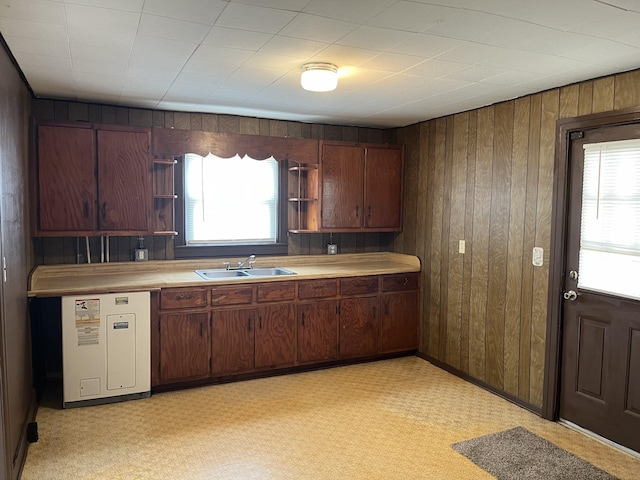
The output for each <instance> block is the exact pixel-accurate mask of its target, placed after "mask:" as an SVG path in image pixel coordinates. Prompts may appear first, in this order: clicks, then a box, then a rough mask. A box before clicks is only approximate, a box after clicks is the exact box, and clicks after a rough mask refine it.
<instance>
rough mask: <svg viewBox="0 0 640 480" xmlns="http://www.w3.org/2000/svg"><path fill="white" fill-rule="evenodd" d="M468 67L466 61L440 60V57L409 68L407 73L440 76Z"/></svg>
mask: <svg viewBox="0 0 640 480" xmlns="http://www.w3.org/2000/svg"><path fill="white" fill-rule="evenodd" d="M467 67H468V65H466V64H464V63H458V62H449V61H446V60H440V59H439V58H433V59H431V60H427V61H426V62H423V63H421V64H419V65H416V66H415V67H413V68H411V69H409V70H407V71H406V73H408V74H411V75H419V76H421V77H426V78H439V77H444V76H447V75H451V74H452V73H456V72H461V71H462V70H464V69H465V68H467Z"/></svg>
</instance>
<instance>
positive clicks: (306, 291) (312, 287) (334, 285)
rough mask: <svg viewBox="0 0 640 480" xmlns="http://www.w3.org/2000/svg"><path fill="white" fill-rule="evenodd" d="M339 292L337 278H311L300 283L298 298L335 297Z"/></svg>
mask: <svg viewBox="0 0 640 480" xmlns="http://www.w3.org/2000/svg"><path fill="white" fill-rule="evenodd" d="M337 294H338V281H337V280H310V281H302V282H300V283H299V284H298V298H300V299H303V298H324V297H335V296H336V295H337Z"/></svg>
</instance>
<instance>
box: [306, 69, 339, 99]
mask: <svg viewBox="0 0 640 480" xmlns="http://www.w3.org/2000/svg"><path fill="white" fill-rule="evenodd" d="M300 84H301V85H302V88H304V89H305V90H309V91H311V92H330V91H331V90H335V89H336V87H337V86H338V67H336V66H335V65H334V64H333V63H324V62H319V63H305V64H304V65H303V66H302V75H301V76H300Z"/></svg>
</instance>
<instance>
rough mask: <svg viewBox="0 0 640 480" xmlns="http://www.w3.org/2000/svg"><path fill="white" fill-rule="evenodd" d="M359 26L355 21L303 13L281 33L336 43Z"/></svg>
mask: <svg viewBox="0 0 640 480" xmlns="http://www.w3.org/2000/svg"><path fill="white" fill-rule="evenodd" d="M357 27H358V25H357V24H355V23H350V22H343V21H342V20H335V19H332V18H326V17H320V16H318V15H308V14H305V13H301V14H299V15H297V16H296V17H295V18H294V19H293V20H291V22H289V23H288V24H287V25H286V26H285V27H284V28H283V29H282V30H281V31H280V35H285V36H288V37H296V38H304V39H306V40H316V41H318V42H325V43H334V42H335V41H337V40H339V39H340V38H342V37H344V36H345V35H346V34H347V33H349V32H351V31H353V30H355V29H356V28H357Z"/></svg>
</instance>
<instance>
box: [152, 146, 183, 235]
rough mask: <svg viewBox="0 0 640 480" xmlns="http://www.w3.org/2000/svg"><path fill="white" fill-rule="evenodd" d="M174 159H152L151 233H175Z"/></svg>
mask: <svg viewBox="0 0 640 480" xmlns="http://www.w3.org/2000/svg"><path fill="white" fill-rule="evenodd" d="M176 163H178V162H177V161H176V160H175V159H173V158H171V159H165V158H156V159H154V161H153V234H154V235H176V232H175V225H174V222H175V215H174V209H175V199H176V198H177V196H176V194H175V191H174V184H173V179H174V168H175V165H176Z"/></svg>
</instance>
